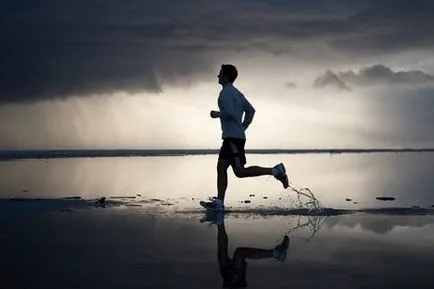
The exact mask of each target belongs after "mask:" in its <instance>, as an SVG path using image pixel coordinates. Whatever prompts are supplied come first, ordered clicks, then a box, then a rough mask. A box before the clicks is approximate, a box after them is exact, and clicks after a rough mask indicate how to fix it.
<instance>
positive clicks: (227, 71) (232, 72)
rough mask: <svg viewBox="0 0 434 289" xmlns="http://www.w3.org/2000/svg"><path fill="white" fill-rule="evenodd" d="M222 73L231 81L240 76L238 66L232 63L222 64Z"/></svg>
mask: <svg viewBox="0 0 434 289" xmlns="http://www.w3.org/2000/svg"><path fill="white" fill-rule="evenodd" d="M222 74H223V76H226V77H227V78H228V80H229V82H231V83H233V82H234V81H235V79H237V77H238V71H237V68H236V67H235V66H234V65H232V64H222Z"/></svg>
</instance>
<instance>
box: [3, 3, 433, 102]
mask: <svg viewBox="0 0 434 289" xmlns="http://www.w3.org/2000/svg"><path fill="white" fill-rule="evenodd" d="M3 2H4V1H3ZM432 11H434V3H432V2H431V1H423V0H416V1H404V0H397V1H395V2H394V4H393V9H390V3H385V1H373V0H364V1H356V0H351V1H345V3H344V1H338V0H328V1H325V0H314V1H309V2H308V3H307V2H306V3H304V2H303V3H302V2H300V1H283V0H268V1H266V0H256V1H237V2H233V1H229V0H222V1H219V2H218V3H216V2H215V1H210V0H208V1H202V0H189V1H182V2H181V1H175V0H161V1H158V3H154V2H152V3H151V2H147V1H128V2H125V1H119V0H108V1H101V0H90V1H72V0H66V1H62V3H60V2H56V1H52V0H41V1H37V2H34V1H30V0H27V1H20V3H18V2H14V1H7V2H5V3H2V10H1V11H0V19H1V20H0V35H2V36H1V37H2V39H1V44H0V63H2V65H1V66H0V103H1V102H3V103H4V102H24V101H26V102H28V101H37V100H42V99H49V98H54V97H68V96H71V95H80V96H86V95H93V94H105V93H111V92H118V91H123V92H131V93H134V92H140V91H144V90H147V91H152V92H159V91H161V90H162V89H163V88H164V86H165V85H183V84H185V83H191V82H195V81H201V80H205V79H209V78H210V77H212V78H213V77H214V76H215V75H214V74H215V73H216V72H215V70H216V69H217V67H216V66H218V65H220V64H221V63H222V62H227V61H228V60H230V59H232V60H234V59H235V60H236V59H237V57H239V56H240V55H242V54H244V53H248V52H258V51H259V52H262V53H268V54H270V53H271V54H285V55H288V57H295V58H299V59H305V60H306V61H312V62H316V61H318V59H328V57H327V56H323V54H322V53H321V52H329V51H332V52H333V53H334V54H336V55H341V54H349V55H371V56H374V57H376V56H377V55H380V54H383V55H386V54H387V55H389V54H391V53H392V52H400V51H408V50H413V49H425V50H430V49H431V48H433V44H434V35H433V34H432V33H431V27H433V26H434V19H433V18H432V17H431V15H432ZM229 23H230V24H229ZM333 53H332V54H333Z"/></svg>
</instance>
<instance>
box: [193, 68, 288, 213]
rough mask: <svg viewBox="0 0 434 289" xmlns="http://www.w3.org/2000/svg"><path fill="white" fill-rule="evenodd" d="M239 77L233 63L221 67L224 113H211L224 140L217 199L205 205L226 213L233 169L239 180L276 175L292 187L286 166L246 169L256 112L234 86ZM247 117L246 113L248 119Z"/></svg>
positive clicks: (220, 101) (285, 186) (219, 104)
mask: <svg viewBox="0 0 434 289" xmlns="http://www.w3.org/2000/svg"><path fill="white" fill-rule="evenodd" d="M237 77H238V71H237V69H236V67H235V66H233V65H231V64H223V65H222V66H221V69H220V73H219V74H218V82H219V84H221V85H222V90H221V91H220V95H219V97H218V107H219V109H220V110H219V111H214V110H212V111H211V112H210V116H211V117H212V118H219V119H220V124H221V129H222V139H223V143H222V146H221V148H220V153H219V157H218V163H217V198H216V199H214V200H213V201H212V202H201V204H202V206H204V207H206V208H209V209H212V210H224V208H225V206H224V200H225V194H226V188H227V183H228V176H227V169H228V168H229V166H232V169H233V172H234V174H235V175H236V176H237V177H239V178H246V177H256V176H263V175H272V176H274V177H275V178H276V179H277V180H279V181H280V182H281V183H282V185H283V187H284V188H285V189H286V188H288V176H287V175H286V169H285V166H284V165H283V164H282V163H280V164H277V165H275V166H274V167H272V168H266V167H260V166H250V167H245V164H246V155H245V151H244V146H245V143H246V134H245V131H246V129H247V128H248V127H249V125H250V124H251V123H252V121H253V117H254V115H255V109H254V108H253V106H252V105H251V103H250V102H249V101H248V100H247V99H246V97H245V96H244V95H243V93H241V92H240V91H239V90H238V89H237V88H235V86H234V85H233V83H234V81H235V79H236V78H237ZM243 114H245V115H244V119H243Z"/></svg>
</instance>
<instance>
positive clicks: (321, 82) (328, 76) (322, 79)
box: [313, 70, 351, 91]
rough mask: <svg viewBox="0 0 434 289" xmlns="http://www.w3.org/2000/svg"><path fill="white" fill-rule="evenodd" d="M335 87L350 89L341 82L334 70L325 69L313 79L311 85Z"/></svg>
mask: <svg viewBox="0 0 434 289" xmlns="http://www.w3.org/2000/svg"><path fill="white" fill-rule="evenodd" d="M330 86H331V87H335V88H338V89H340V90H345V91H351V89H350V88H349V87H348V86H347V85H346V84H345V82H343V81H342V80H341V79H340V78H339V77H338V76H337V75H336V74H335V73H334V72H332V71H330V70H327V71H326V72H325V73H324V74H323V75H320V76H319V77H317V78H316V79H315V82H314V83H313V87H315V88H324V87H330Z"/></svg>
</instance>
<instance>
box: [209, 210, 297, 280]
mask: <svg viewBox="0 0 434 289" xmlns="http://www.w3.org/2000/svg"><path fill="white" fill-rule="evenodd" d="M218 214H219V215H222V216H216V219H210V218H208V219H207V220H208V221H212V222H214V223H215V224H217V227H218V235H217V258H218V263H219V267H220V275H221V277H222V279H223V288H228V287H229V288H245V287H247V280H246V269H247V262H246V259H265V258H275V259H276V260H278V261H280V262H283V261H285V259H286V255H287V251H288V247H289V238H288V236H284V238H283V240H282V242H281V243H280V244H279V245H277V246H276V247H274V248H273V249H258V248H249V247H238V248H236V249H235V252H234V254H233V257H232V258H229V255H228V235H227V234H226V228H225V224H224V215H223V213H218Z"/></svg>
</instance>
